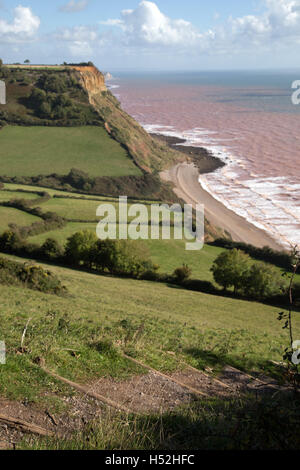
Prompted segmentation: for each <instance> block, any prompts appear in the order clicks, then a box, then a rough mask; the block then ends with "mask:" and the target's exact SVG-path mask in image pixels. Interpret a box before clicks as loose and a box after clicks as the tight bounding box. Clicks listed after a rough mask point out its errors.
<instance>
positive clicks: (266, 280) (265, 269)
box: [244, 262, 285, 300]
mask: <svg viewBox="0 0 300 470" xmlns="http://www.w3.org/2000/svg"><path fill="white" fill-rule="evenodd" d="M284 287H285V282H284V280H283V278H282V276H281V275H280V273H279V272H278V270H277V269H276V268H275V267H274V266H271V265H269V264H266V263H261V262H260V263H254V264H253V265H252V266H251V268H250V270H249V273H248V275H247V276H246V279H245V284H244V292H245V294H247V295H248V296H250V297H251V298H254V299H258V300H263V299H264V298H267V297H270V296H272V295H276V294H281V293H282V291H283V290H284Z"/></svg>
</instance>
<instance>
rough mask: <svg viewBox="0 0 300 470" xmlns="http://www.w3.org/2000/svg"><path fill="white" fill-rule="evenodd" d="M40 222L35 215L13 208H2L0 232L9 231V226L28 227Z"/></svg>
mask: <svg viewBox="0 0 300 470" xmlns="http://www.w3.org/2000/svg"><path fill="white" fill-rule="evenodd" d="M40 220H41V219H40V218H39V217H36V216H35V215H31V214H27V213H26V212H22V211H19V210H18V209H14V208H13V207H0V232H3V231H4V230H6V229H8V226H9V224H17V225H21V226H27V225H31V224H32V223H33V222H38V221H40Z"/></svg>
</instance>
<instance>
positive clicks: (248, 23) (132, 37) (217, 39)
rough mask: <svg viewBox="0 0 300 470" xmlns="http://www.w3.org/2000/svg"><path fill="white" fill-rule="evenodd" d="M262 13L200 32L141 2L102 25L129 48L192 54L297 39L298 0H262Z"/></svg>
mask: <svg viewBox="0 0 300 470" xmlns="http://www.w3.org/2000/svg"><path fill="white" fill-rule="evenodd" d="M263 4H264V7H265V8H264V11H263V12H262V13H261V14H259V15H246V16H243V17H238V18H229V20H228V21H227V22H226V23H225V24H223V25H220V26H217V27H215V28H214V29H213V30H207V31H204V32H201V31H199V30H198V29H197V28H196V27H195V26H193V25H192V24H191V23H190V22H188V21H185V20H184V19H171V18H169V17H167V16H166V15H164V14H163V13H162V12H161V11H160V10H159V8H158V6H157V5H156V4H155V3H154V2H149V1H142V2H141V3H140V4H139V5H138V7H137V8H136V9H134V10H123V11H122V12H121V15H120V16H121V17H120V19H109V20H107V21H102V22H101V24H104V25H107V26H117V27H119V29H120V30H121V32H122V41H123V43H125V44H126V45H128V46H136V47H138V46H143V47H144V46H149V47H151V46H152V47H154V46H160V47H176V48H178V47H179V48H180V50H186V49H189V50H190V51H191V52H194V53H195V52H204V51H207V52H208V53H209V54H212V53H226V52H227V53H234V52H237V51H241V49H242V48H243V49H244V50H245V48H246V49H247V48H253V47H255V46H257V45H261V46H262V47H263V48H266V47H269V48H271V47H274V46H275V45H279V46H284V45H286V44H289V42H290V41H291V40H292V39H296V40H297V39H298V40H300V0H263Z"/></svg>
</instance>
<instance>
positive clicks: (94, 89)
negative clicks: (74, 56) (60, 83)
mask: <svg viewBox="0 0 300 470" xmlns="http://www.w3.org/2000/svg"><path fill="white" fill-rule="evenodd" d="M72 68H74V69H75V70H77V71H78V72H79V73H80V76H81V80H82V84H83V86H84V88H85V89H86V90H87V91H88V93H89V95H90V96H93V95H96V94H98V93H101V91H106V90H107V88H106V86H105V79H104V75H103V74H102V73H101V72H100V71H99V70H98V69H97V68H96V67H92V66H91V67H81V66H79V65H78V66H73V67H72Z"/></svg>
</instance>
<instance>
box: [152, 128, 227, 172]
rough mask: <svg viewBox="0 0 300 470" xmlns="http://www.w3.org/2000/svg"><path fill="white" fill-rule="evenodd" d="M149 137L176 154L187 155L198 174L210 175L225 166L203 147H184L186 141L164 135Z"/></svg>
mask: <svg viewBox="0 0 300 470" xmlns="http://www.w3.org/2000/svg"><path fill="white" fill-rule="evenodd" d="M150 135H151V137H153V138H154V139H156V140H160V141H162V142H164V143H165V144H167V145H168V146H169V147H170V148H171V149H173V150H177V152H180V153H184V154H186V155H188V157H189V158H190V160H191V161H192V162H193V163H194V165H195V166H196V167H197V168H198V171H199V173H200V174H202V175H203V174H205V173H212V172H213V171H216V170H219V169H220V168H223V167H224V166H226V164H225V163H224V162H223V161H222V160H221V159H220V158H218V157H216V156H215V155H213V153H212V152H210V151H209V150H207V149H206V148H204V147H193V146H192V145H185V144H186V143H187V142H188V141H187V140H186V139H180V138H179V137H173V136H169V135H166V134H155V133H150Z"/></svg>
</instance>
